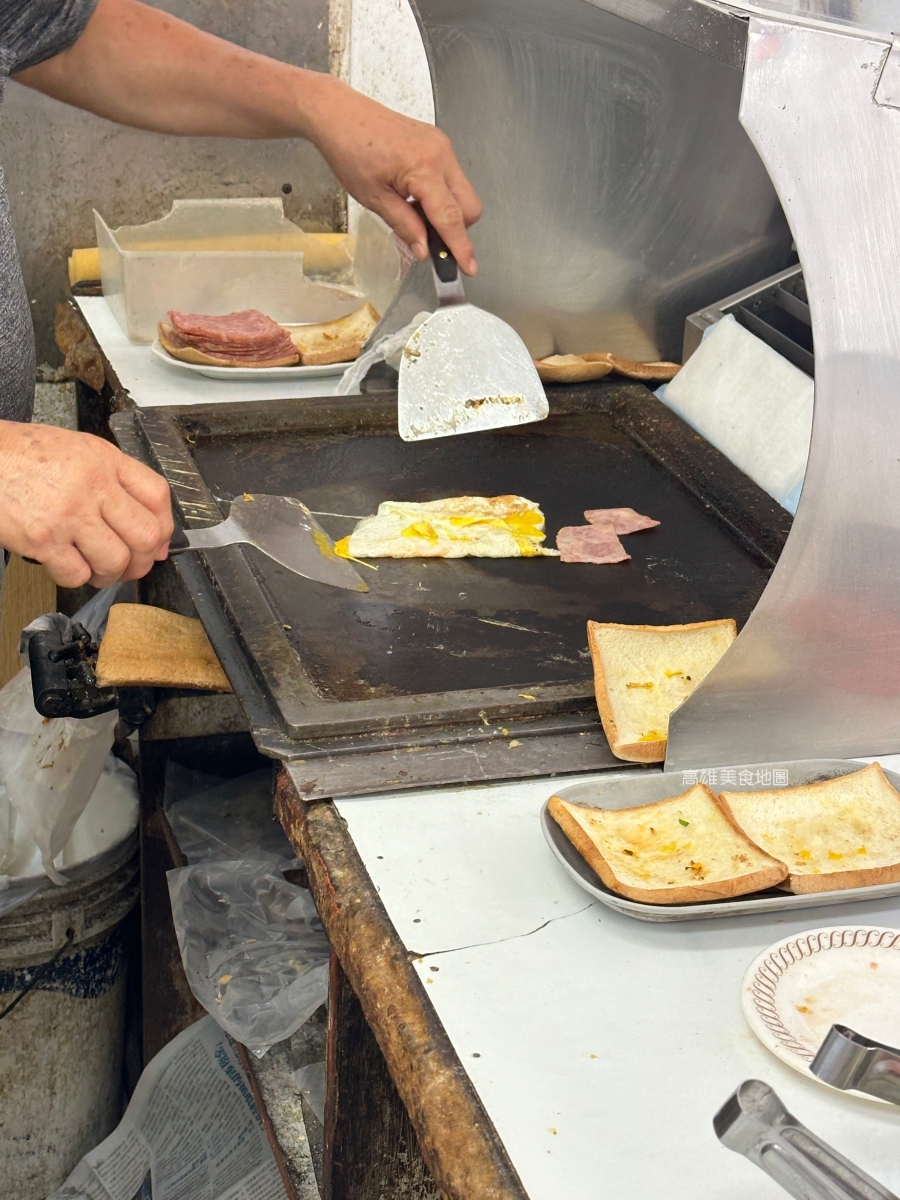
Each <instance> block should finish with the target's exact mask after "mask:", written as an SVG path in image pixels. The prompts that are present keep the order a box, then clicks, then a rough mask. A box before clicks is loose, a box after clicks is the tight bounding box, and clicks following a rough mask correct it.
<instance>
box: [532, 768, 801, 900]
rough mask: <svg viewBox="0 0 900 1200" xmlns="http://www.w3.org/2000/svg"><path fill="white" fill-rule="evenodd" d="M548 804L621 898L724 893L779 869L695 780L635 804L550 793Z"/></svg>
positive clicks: (740, 892) (754, 888) (752, 886)
mask: <svg viewBox="0 0 900 1200" xmlns="http://www.w3.org/2000/svg"><path fill="white" fill-rule="evenodd" d="M549 810H550V815H551V816H552V817H553V819H554V820H555V821H556V822H557V824H558V825H559V826H560V828H561V829H562V831H563V833H565V835H566V837H567V838H568V839H569V841H570V842H571V843H572V845H573V846H575V848H576V849H577V850H578V851H579V853H580V854H581V855H582V856H583V857H584V858H585V859H586V860H587V862H588V863H589V864H590V866H592V867H593V868H594V870H595V871H596V872H597V874H598V875H599V876H600V878H601V879H602V880H603V882H604V883H605V884H606V886H607V887H608V888H609V889H610V890H611V891H613V892H618V894H619V895H620V896H626V897H627V898H628V899H629V900H642V901H644V903H645V904H696V903H699V902H700V901H702V900H728V899H731V897H733V896H745V895H746V894H747V893H748V892H758V891H761V890H762V889H763V888H768V887H774V886H775V885H776V884H779V883H781V881H782V880H783V879H785V878H786V877H787V867H786V866H785V865H784V863H780V862H778V861H777V860H776V859H774V858H772V856H771V855H769V854H766V852H765V851H764V850H760V849H759V847H758V846H754V845H753V843H752V842H751V841H750V839H749V838H747V837H746V836H745V835H744V834H743V833H741V831H740V830H739V829H738V828H737V827H736V826H735V825H734V824H733V822H732V821H731V820H730V819H729V817H728V816H727V815H726V813H725V812H724V811H723V809H722V808H720V807H719V805H718V803H717V802H716V798H715V796H714V795H713V793H712V792H711V791H710V790H709V788H708V787H706V786H705V784H702V783H697V784H695V785H694V786H693V787H692V788H688V790H687V791H686V792H683V793H682V794H681V795H680V796H673V797H672V798H671V799H669V800H659V801H657V802H656V803H655V804H642V805H640V806H639V807H637V808H620V809H610V808H585V807H583V806H582V805H580V804H572V803H570V802H569V801H568V800H563V799H562V798H561V797H559V796H554V797H553V798H552V799H551V800H550V804H549Z"/></svg>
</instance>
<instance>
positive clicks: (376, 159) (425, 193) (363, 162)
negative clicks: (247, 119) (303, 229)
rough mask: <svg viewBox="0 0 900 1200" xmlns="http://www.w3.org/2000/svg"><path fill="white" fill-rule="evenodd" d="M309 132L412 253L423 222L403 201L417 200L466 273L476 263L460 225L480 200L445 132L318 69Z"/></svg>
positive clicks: (471, 219)
mask: <svg viewBox="0 0 900 1200" xmlns="http://www.w3.org/2000/svg"><path fill="white" fill-rule="evenodd" d="M322 82H323V85H324V87H325V93H324V99H323V100H322V101H320V103H319V104H318V105H316V106H315V112H314V114H309V115H310V116H311V117H312V120H311V125H312V129H311V131H310V134H309V136H310V137H311V139H312V140H313V141H314V142H315V144H316V146H317V147H318V148H319V150H320V151H321V153H322V154H323V155H324V157H325V158H326V159H327V161H328V164H329V166H330V167H331V169H332V170H333V171H334V173H335V175H337V177H338V179H339V180H340V181H341V183H342V184H343V185H344V187H345V188H346V189H347V191H348V192H350V194H351V195H352V196H354V197H355V198H356V199H357V200H358V201H359V202H360V204H364V205H365V206H366V208H371V209H372V210H373V211H374V212H376V213H378V215H379V216H380V217H383V218H384V220H385V221H387V223H388V224H389V225H390V226H391V228H392V229H393V230H394V232H395V233H396V234H397V236H398V237H401V238H402V239H403V240H404V241H405V242H406V243H407V244H408V245H409V246H410V247H411V248H412V251H413V253H414V254H415V256H416V258H418V259H419V260H420V261H423V262H424V261H425V260H426V259H427V258H428V245H427V243H426V240H425V238H426V235H425V226H424V224H423V223H422V219H421V217H419V215H418V213H417V212H416V211H415V209H414V208H413V206H412V205H411V204H410V203H409V201H408V197H412V198H413V199H415V200H418V201H419V203H420V204H421V205H422V208H423V209H424V210H425V213H426V215H427V216H428V219H429V220H430V221H431V223H432V225H433V226H434V227H435V229H436V230H437V231H438V233H439V234H440V235H441V237H442V238H443V239H444V241H445V242H446V243H447V245H448V246H449V248H450V250H451V251H452V253H453V255H454V257H455V258H456V261H457V262H458V263H459V265H460V267H461V268H462V269H463V271H465V272H466V274H468V275H474V274H475V272H476V271H477V269H478V267H477V264H476V262H475V253H474V250H473V249H472V243H471V242H470V241H469V236H468V234H467V233H466V229H467V227H468V226H469V225H473V224H474V223H475V222H476V221H477V220H478V218H479V217H480V216H481V201H480V200H479V198H478V193H477V192H476V191H475V189H474V188H473V187H472V185H471V183H469V181H468V179H467V178H466V176H465V174H464V173H463V169H462V167H461V166H460V165H459V163H458V162H457V159H456V155H455V154H454V152H453V147H452V146H451V144H450V139H449V138H448V137H447V135H446V134H445V133H442V132H441V130H439V129H436V128H435V127H434V126H433V125H427V124H425V122H424V121H415V120H413V119H412V118H411V117H404V116H402V115H401V114H400V113H396V112H393V111H392V110H391V109H389V108H385V107H384V105H383V104H378V103H377V102H376V101H375V100H370V99H369V98H368V97H367V96H363V95H362V94H361V93H359V92H355V91H354V90H353V89H352V88H349V87H347V86H346V85H345V84H343V83H341V82H340V81H339V80H337V79H334V78H333V77H330V76H323V79H322Z"/></svg>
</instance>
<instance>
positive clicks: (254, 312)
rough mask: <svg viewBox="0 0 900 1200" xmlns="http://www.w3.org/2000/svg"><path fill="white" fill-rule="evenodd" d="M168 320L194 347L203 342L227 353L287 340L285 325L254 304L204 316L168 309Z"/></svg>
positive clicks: (202, 345)
mask: <svg viewBox="0 0 900 1200" xmlns="http://www.w3.org/2000/svg"><path fill="white" fill-rule="evenodd" d="M168 316H169V324H170V325H171V326H172V331H173V333H175V334H176V335H177V336H178V337H180V338H183V339H184V341H185V344H186V345H189V346H194V347H196V348H197V349H198V350H203V349H206V348H207V345H208V346H210V347H212V348H215V349H218V350H225V349H227V350H228V352H229V353H231V352H234V351H240V350H263V349H268V348H269V347H270V346H274V345H276V344H281V343H283V342H284V340H285V339H287V340H288V341H290V336H289V334H288V332H287V330H286V329H283V328H282V327H281V326H280V325H279V324H278V323H277V321H273V320H272V318H271V317H267V316H266V315H265V313H261V312H259V310H258V309H255V308H247V309H244V310H243V312H234V313H227V314H226V315H225V316H223V317H207V316H204V315H203V314H202V313H182V312H170V313H169V314H168Z"/></svg>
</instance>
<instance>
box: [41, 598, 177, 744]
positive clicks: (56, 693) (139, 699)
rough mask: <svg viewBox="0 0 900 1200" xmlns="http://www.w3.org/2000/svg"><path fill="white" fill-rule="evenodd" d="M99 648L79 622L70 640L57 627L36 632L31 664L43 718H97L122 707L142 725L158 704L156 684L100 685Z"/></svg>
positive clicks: (127, 718) (122, 712)
mask: <svg viewBox="0 0 900 1200" xmlns="http://www.w3.org/2000/svg"><path fill="white" fill-rule="evenodd" d="M98 649H99V647H98V646H97V643H96V642H95V641H94V640H93V639H92V638H91V635H90V634H89V633H88V631H87V630H86V629H85V628H84V626H83V625H81V624H79V623H78V622H75V623H74V624H73V625H72V628H71V636H70V637H69V639H68V640H66V639H65V638H64V637H63V633H62V631H61V630H60V629H59V628H58V627H57V626H54V627H53V628H50V629H41V630H37V631H36V632H34V633H32V634H31V635H30V637H29V640H28V663H29V665H30V667H31V688H32V692H33V695H34V707H35V708H36V709H37V711H38V712H39V713H40V714H41V716H42V717H75V718H79V719H83V718H86V717H96V716H98V715H99V714H100V713H105V712H111V711H112V709H114V708H118V710H119V716H120V717H121V719H122V721H123V722H124V723H125V724H126V725H131V726H132V727H134V728H137V727H138V726H139V725H143V724H144V722H145V721H147V720H149V718H150V717H151V716H152V715H153V712H154V710H155V708H156V703H155V697H154V694H153V690H152V689H151V688H114V687H104V688H102V687H98V686H97V675H96V668H97V652H98Z"/></svg>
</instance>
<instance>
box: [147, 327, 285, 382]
mask: <svg viewBox="0 0 900 1200" xmlns="http://www.w3.org/2000/svg"><path fill="white" fill-rule="evenodd" d="M171 333H172V326H171V325H170V324H169V323H168V321H160V322H159V324H158V325H157V326H156V334H157V337H158V338H159V344H160V345H161V346H162V348H163V350H165V352H166V354H171V355H172V357H173V358H180V359H181V361H182V362H187V363H196V364H197V365H199V366H204V367H256V368H258V369H260V370H261V369H262V368H263V367H293V366H295V365H296V364H297V363H298V362H299V361H300V355H299V354H298V353H297V351H296V350H294V351H293V352H289V353H287V354H284V355H282V356H281V357H280V358H264V359H262V360H261V361H260V362H254V361H253V360H251V359H247V360H244V359H242V360H241V361H238V360H237V359H236V358H234V357H232V358H229V357H228V356H227V355H216V354H207V353H206V351H205V350H197V349H195V347H194V346H178V345H176V343H175V342H173V341H172V339H171V337H170V335H171Z"/></svg>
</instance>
